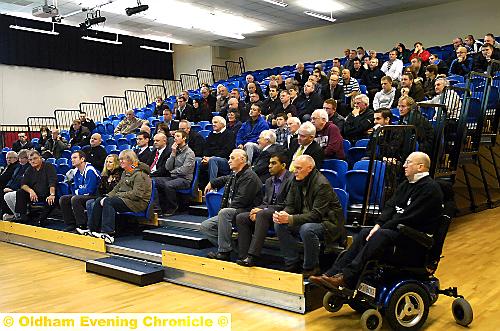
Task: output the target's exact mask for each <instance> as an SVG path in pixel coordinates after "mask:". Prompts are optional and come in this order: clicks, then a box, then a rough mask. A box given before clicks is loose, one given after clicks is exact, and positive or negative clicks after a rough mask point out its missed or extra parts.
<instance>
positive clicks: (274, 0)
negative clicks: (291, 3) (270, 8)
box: [262, 0, 288, 7]
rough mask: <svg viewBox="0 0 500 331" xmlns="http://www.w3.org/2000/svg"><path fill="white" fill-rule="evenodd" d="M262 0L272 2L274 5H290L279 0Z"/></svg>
mask: <svg viewBox="0 0 500 331" xmlns="http://www.w3.org/2000/svg"><path fill="white" fill-rule="evenodd" d="M262 1H264V2H267V3H271V4H273V5H276V6H280V7H287V6H288V4H287V3H286V2H283V1H278V0H262Z"/></svg>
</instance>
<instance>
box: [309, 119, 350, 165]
mask: <svg viewBox="0 0 500 331" xmlns="http://www.w3.org/2000/svg"><path fill="white" fill-rule="evenodd" d="M314 140H316V142H317V143H318V144H319V145H320V146H321V148H323V153H324V155H325V158H326V159H344V158H345V155H344V138H342V135H341V134H340V130H339V128H338V127H337V126H336V125H335V124H333V123H332V122H326V124H325V126H324V127H323V130H321V131H317V132H316V138H315V139H314Z"/></svg>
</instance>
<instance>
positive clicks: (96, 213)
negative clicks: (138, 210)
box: [89, 197, 131, 233]
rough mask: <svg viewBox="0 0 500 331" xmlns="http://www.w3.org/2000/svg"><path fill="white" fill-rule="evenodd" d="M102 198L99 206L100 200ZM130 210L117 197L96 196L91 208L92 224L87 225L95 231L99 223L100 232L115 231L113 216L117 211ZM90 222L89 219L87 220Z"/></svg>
mask: <svg viewBox="0 0 500 331" xmlns="http://www.w3.org/2000/svg"><path fill="white" fill-rule="evenodd" d="M103 199H105V200H104V204H103V206H101V200H103ZM125 211H131V210H130V208H129V207H127V205H126V204H125V202H123V200H122V199H120V198H118V197H111V198H110V197H101V198H97V199H96V200H95V202H94V207H93V210H92V218H91V221H92V224H91V226H89V229H90V230H91V231H97V229H98V228H99V223H100V227H101V232H104V233H113V232H115V216H116V213H117V212H125ZM89 223H90V220H89Z"/></svg>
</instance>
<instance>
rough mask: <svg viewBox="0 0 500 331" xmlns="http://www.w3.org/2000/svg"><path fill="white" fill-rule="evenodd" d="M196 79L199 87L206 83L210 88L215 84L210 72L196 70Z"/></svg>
mask: <svg viewBox="0 0 500 331" xmlns="http://www.w3.org/2000/svg"><path fill="white" fill-rule="evenodd" d="M196 77H198V82H200V85H201V84H203V83H206V84H208V85H210V86H211V85H213V84H214V83H215V80H214V74H213V72H212V70H206V69H196Z"/></svg>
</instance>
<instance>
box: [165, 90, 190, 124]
mask: <svg viewBox="0 0 500 331" xmlns="http://www.w3.org/2000/svg"><path fill="white" fill-rule="evenodd" d="M193 117H194V108H193V106H192V105H191V104H189V103H188V102H187V100H186V97H184V96H183V95H179V96H178V97H177V107H176V108H175V119H176V120H177V121H181V120H185V119H187V120H188V121H189V120H191V119H192V118H193ZM169 127H170V126H169Z"/></svg>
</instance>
